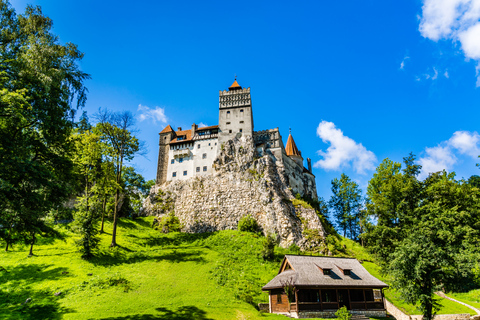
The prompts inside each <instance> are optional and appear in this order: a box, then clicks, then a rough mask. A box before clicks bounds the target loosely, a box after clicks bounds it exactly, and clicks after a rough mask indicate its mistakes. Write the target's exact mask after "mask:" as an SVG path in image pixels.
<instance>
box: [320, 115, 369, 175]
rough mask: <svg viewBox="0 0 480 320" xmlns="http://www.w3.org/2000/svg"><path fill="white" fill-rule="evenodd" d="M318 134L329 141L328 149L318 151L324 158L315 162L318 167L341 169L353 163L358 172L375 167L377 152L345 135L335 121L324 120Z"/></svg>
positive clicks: (325, 141) (325, 140) (324, 140)
mask: <svg viewBox="0 0 480 320" xmlns="http://www.w3.org/2000/svg"><path fill="white" fill-rule="evenodd" d="M317 135H318V137H320V138H321V139H322V141H323V142H324V143H329V144H330V147H328V149H327V151H326V152H324V151H322V150H319V151H318V154H319V155H321V156H322V157H323V159H321V160H319V161H317V162H316V163H315V164H314V167H316V168H323V169H326V170H339V169H341V168H343V167H348V166H349V165H352V166H353V168H354V170H355V171H356V172H357V173H361V174H363V173H365V171H366V170H373V169H375V165H374V163H375V162H376V161H377V157H376V156H375V154H374V153H373V152H371V151H369V150H367V149H366V148H365V147H364V146H363V145H362V144H361V143H357V142H355V141H354V140H353V139H351V138H349V137H347V136H345V135H344V134H343V132H342V130H340V129H337V128H336V127H335V124H334V123H333V122H328V121H322V122H321V123H320V124H319V125H318V128H317Z"/></svg>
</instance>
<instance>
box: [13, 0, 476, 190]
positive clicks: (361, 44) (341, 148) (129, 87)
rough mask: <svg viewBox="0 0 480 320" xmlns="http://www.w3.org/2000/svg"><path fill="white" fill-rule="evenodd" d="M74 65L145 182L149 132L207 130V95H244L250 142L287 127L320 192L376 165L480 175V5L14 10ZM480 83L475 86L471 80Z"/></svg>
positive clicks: (365, 175) (92, 4)
mask: <svg viewBox="0 0 480 320" xmlns="http://www.w3.org/2000/svg"><path fill="white" fill-rule="evenodd" d="M27 3H31V4H34V5H40V6H42V8H43V12H44V13H45V14H46V15H48V16H49V17H51V18H52V19H53V22H54V32H55V33H56V34H57V35H58V36H59V38H60V41H61V42H63V43H64V42H73V43H75V44H77V45H78V46H79V49H80V50H81V51H83V52H84V53H85V57H84V59H83V60H82V62H81V68H82V70H83V71H85V72H87V73H89V74H91V76H92V79H91V80H88V81H87V82H86V86H87V87H88V89H89V95H88V101H87V105H86V107H85V110H86V111H87V112H88V113H89V114H90V115H93V114H94V113H95V112H96V111H97V110H98V108H99V107H106V108H109V109H111V110H119V111H121V110H130V111H132V112H133V113H135V114H136V116H137V117H138V122H137V125H138V128H139V130H140V132H139V138H140V139H142V140H144V141H145V142H146V144H147V145H148V154H147V156H146V157H145V158H138V159H136V160H135V161H134V162H135V166H136V168H137V170H138V171H139V172H141V173H142V174H143V175H144V176H145V177H146V178H147V179H154V177H155V174H156V162H157V153H158V132H160V131H161V130H162V129H163V128H164V127H165V126H166V124H167V123H169V124H171V125H172V126H173V127H174V128H176V127H178V126H180V127H190V126H191V124H192V123H194V122H195V123H197V124H198V123H203V124H206V125H214V124H217V123H218V91H219V90H224V89H226V88H228V87H229V86H230V85H231V83H232V82H233V80H234V75H235V74H236V75H237V76H238V82H239V84H240V85H242V86H244V87H251V92H252V103H253V112H254V122H255V130H264V129H269V128H274V127H279V128H280V132H281V134H282V136H283V139H284V142H285V143H286V139H287V137H288V130H289V128H291V129H292V134H293V137H294V139H295V141H296V144H297V146H298V147H299V149H300V150H301V151H302V155H303V156H304V157H305V158H306V157H310V158H311V159H312V162H313V163H315V168H314V174H315V175H316V179H317V189H318V194H319V195H320V196H323V197H324V198H326V199H328V198H329V197H330V181H331V180H332V179H333V178H335V177H339V176H340V174H341V173H342V172H345V173H346V174H348V175H349V176H350V177H351V178H352V179H354V180H355V181H357V182H358V183H359V184H360V186H361V187H362V188H365V187H366V185H367V183H368V180H369V179H370V178H371V177H372V174H373V172H374V170H375V167H376V166H377V165H378V164H379V163H380V162H381V161H382V160H383V159H384V158H387V157H388V158H390V159H392V160H395V161H401V160H402V158H403V157H405V156H407V155H408V153H409V152H413V153H414V154H416V155H417V156H418V158H419V161H420V162H421V163H422V164H423V165H424V168H425V172H423V173H422V174H423V175H426V174H427V173H428V172H429V171H437V170H441V169H443V168H446V169H447V170H449V171H455V172H457V176H458V177H459V178H461V177H465V178H468V177H470V176H471V175H473V174H480V170H479V168H477V167H475V163H476V162H480V159H478V158H476V156H478V155H480V136H479V134H478V132H479V131H480V128H479V119H480V108H479V102H480V80H478V79H480V78H478V72H479V71H480V67H479V66H480V64H479V62H480V23H479V20H480V1H478V0H425V1H369V0H365V1H354V0H352V1H302V2H298V3H295V4H294V3H293V2H291V1H268V2H267V1H251V2H250V1H242V2H238V1H237V2H225V1H138V2H132V1H128V2H127V1H85V0H83V1H73V0H71V1H70V0H69V1H65V0H63V1H57V0H48V1H41V0H37V1H23V0H14V1H12V5H13V6H14V7H15V8H16V10H17V12H18V13H21V12H23V11H24V9H25V6H26V4H27ZM477 78H478V79H477Z"/></svg>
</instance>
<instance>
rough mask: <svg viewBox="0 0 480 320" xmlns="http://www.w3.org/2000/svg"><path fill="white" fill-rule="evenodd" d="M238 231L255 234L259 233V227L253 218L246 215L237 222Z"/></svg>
mask: <svg viewBox="0 0 480 320" xmlns="http://www.w3.org/2000/svg"><path fill="white" fill-rule="evenodd" d="M238 231H245V232H253V233H256V232H259V231H260V227H259V226H258V223H257V220H255V218H254V217H252V216H251V215H246V216H244V217H242V218H240V220H239V221H238Z"/></svg>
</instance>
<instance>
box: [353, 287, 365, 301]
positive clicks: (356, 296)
mask: <svg viewBox="0 0 480 320" xmlns="http://www.w3.org/2000/svg"><path fill="white" fill-rule="evenodd" d="M350 301H355V302H359V301H365V300H363V289H350Z"/></svg>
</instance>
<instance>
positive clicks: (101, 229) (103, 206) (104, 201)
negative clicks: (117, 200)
mask: <svg viewBox="0 0 480 320" xmlns="http://www.w3.org/2000/svg"><path fill="white" fill-rule="evenodd" d="M106 206H107V196H105V198H103V204H102V227H101V228H100V233H104V232H105V231H103V224H104V222H105V208H106Z"/></svg>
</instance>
